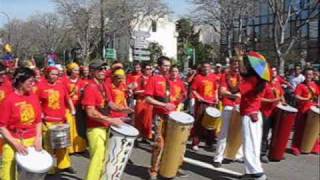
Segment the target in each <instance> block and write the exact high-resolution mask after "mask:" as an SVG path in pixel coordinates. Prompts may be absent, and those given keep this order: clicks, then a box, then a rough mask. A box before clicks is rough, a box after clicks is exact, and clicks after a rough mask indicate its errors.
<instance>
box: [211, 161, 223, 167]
mask: <svg viewBox="0 0 320 180" xmlns="http://www.w3.org/2000/svg"><path fill="white" fill-rule="evenodd" d="M212 166H213V167H215V168H219V167H221V166H222V164H221V162H213V163H212Z"/></svg>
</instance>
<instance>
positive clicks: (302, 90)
mask: <svg viewBox="0 0 320 180" xmlns="http://www.w3.org/2000/svg"><path fill="white" fill-rule="evenodd" d="M319 94H320V93H319V88H318V86H317V84H316V83H315V82H309V83H308V84H305V83H300V84H299V85H298V86H297V88H296V90H295V95H299V96H301V97H303V98H310V97H314V98H315V97H318V96H319ZM314 105H316V102H314V101H312V100H309V101H299V100H298V109H299V110H300V111H301V112H302V113H306V112H308V111H309V109H310V107H311V106H314Z"/></svg>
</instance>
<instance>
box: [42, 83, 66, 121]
mask: <svg viewBox="0 0 320 180" xmlns="http://www.w3.org/2000/svg"><path fill="white" fill-rule="evenodd" d="M38 96H39V99H40V102H41V107H42V112H43V115H44V119H45V121H48V122H64V121H65V115H66V105H67V101H68V99H69V98H70V97H69V95H68V92H67V89H66V88H65V86H64V85H63V84H62V83H56V84H49V83H48V81H42V82H41V83H39V85H38Z"/></svg>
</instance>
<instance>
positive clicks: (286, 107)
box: [277, 104, 298, 113]
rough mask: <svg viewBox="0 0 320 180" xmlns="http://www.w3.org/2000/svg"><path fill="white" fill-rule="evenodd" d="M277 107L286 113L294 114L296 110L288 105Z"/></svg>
mask: <svg viewBox="0 0 320 180" xmlns="http://www.w3.org/2000/svg"><path fill="white" fill-rule="evenodd" d="M277 107H278V108H279V109H281V110H284V111H287V112H293V113H296V112H298V110H297V109H296V108H294V107H292V106H290V105H283V104H278V105H277Z"/></svg>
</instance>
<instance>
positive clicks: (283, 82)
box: [0, 52, 320, 180]
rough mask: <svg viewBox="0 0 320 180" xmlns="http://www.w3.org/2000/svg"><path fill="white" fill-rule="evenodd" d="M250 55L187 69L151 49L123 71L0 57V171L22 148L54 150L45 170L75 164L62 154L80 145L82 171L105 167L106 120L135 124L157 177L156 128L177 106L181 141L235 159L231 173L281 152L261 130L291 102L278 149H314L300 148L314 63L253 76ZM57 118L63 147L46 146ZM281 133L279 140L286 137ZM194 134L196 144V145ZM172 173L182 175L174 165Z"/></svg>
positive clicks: (93, 173) (311, 101)
mask: <svg viewBox="0 0 320 180" xmlns="http://www.w3.org/2000/svg"><path fill="white" fill-rule="evenodd" d="M250 58H251V59H250ZM255 58H256V59H258V58H262V56H261V54H259V53H257V52H244V53H243V54H242V55H241V56H235V57H234V58H232V59H231V60H230V64H229V65H228V66H222V65H220V64H216V65H215V66H214V67H213V66H212V63H211V62H203V63H201V64H200V65H199V66H198V67H197V68H196V69H190V71H189V72H188V73H187V74H183V73H181V71H180V68H179V67H178V66H176V65H174V64H173V62H172V61H171V60H170V59H169V58H168V57H165V56H161V57H159V59H158V62H157V64H156V65H154V64H149V63H148V62H133V64H132V70H131V71H127V70H126V68H127V67H124V65H123V64H122V63H121V62H120V61H114V62H113V63H112V64H110V65H107V64H106V63H105V62H103V61H101V60H95V61H92V62H91V63H90V64H89V65H88V66H85V65H79V64H77V63H70V64H67V65H66V66H65V67H64V66H61V65H59V64H51V65H50V66H49V65H48V66H46V67H45V68H41V69H40V68H38V67H37V66H36V65H35V64H34V63H33V62H32V61H30V62H29V61H27V63H19V65H17V64H18V63H14V61H12V62H10V61H2V63H0V132H1V139H0V153H1V154H0V156H1V158H2V167H1V170H0V179H1V180H14V179H15V178H16V176H17V171H16V159H15V154H16V153H19V154H22V155H27V154H28V151H27V149H28V147H34V148H35V150H36V151H41V150H43V149H44V150H46V151H47V152H48V153H49V154H50V155H51V156H53V157H54V158H55V159H56V162H55V165H54V167H53V168H51V169H50V171H49V172H48V174H49V175H54V174H57V173H59V172H64V171H65V172H69V173H75V170H74V169H73V168H72V167H73V165H72V162H71V159H70V155H72V154H77V153H83V152H85V151H87V150H88V151H89V154H90V163H89V165H88V169H87V173H86V177H83V178H85V179H87V180H97V179H100V178H101V176H102V173H103V171H104V170H105V158H106V157H105V156H106V153H105V152H106V151H107V150H108V146H107V143H106V141H108V139H109V133H108V129H109V128H110V126H121V125H123V124H125V123H127V124H131V125H132V126H134V127H135V128H136V129H138V130H139V138H138V143H148V144H150V146H151V147H152V158H151V163H150V164H149V165H150V169H149V171H148V172H149V178H150V179H157V177H158V176H159V174H158V173H159V168H160V161H161V157H162V154H163V149H164V146H165V144H166V142H167V141H169V140H170V139H166V138H165V136H164V133H163V132H164V131H165V130H166V124H167V123H166V122H167V121H170V119H169V118H168V115H169V114H170V112H173V111H181V112H186V113H188V114H191V115H192V116H193V117H194V119H195V121H194V124H193V128H192V130H191V132H190V137H189V140H190V142H191V146H190V147H191V150H193V151H198V150H199V148H202V147H205V148H206V149H209V150H211V151H213V152H214V156H213V159H212V162H207V163H210V164H212V165H213V166H214V167H216V168H218V167H221V166H222V162H223V160H224V159H229V160H230V159H231V160H235V161H241V162H243V163H244V167H245V174H244V175H243V176H242V177H241V179H261V180H262V179H267V177H266V175H265V173H264V171H263V168H262V165H261V162H263V163H268V162H269V160H281V159H277V158H273V156H272V155H270V151H271V150H270V149H271V143H272V142H271V139H274V138H282V137H281V136H279V137H273V133H274V132H277V131H281V129H280V130H279V129H278V130H274V129H275V128H276V126H275V124H278V123H279V122H277V121H281V120H282V119H285V118H287V117H286V116H280V117H282V118H277V117H279V115H278V114H279V113H285V112H283V111H285V108H286V107H290V108H293V109H296V110H297V113H295V115H294V119H293V122H292V128H291V129H290V132H293V136H292V143H291V145H290V147H288V148H290V149H291V152H292V153H293V154H294V155H296V156H298V155H300V154H301V153H310V152H312V153H318V154H319V152H320V141H319V139H316V140H315V141H312V142H313V144H312V149H311V150H310V151H305V150H304V149H305V148H303V145H302V144H303V141H304V140H305V137H304V136H306V135H305V134H306V133H308V132H306V131H305V129H306V127H307V125H306V124H307V119H308V114H310V111H311V109H312V108H314V109H316V108H319V94H320V84H319V71H317V70H314V69H312V68H311V67H306V68H305V69H303V70H301V67H299V66H296V67H295V71H294V72H293V73H292V74H291V75H290V76H289V77H288V78H285V77H282V76H280V75H278V72H277V68H276V67H269V69H267V70H266V71H268V72H267V73H269V74H270V78H263V77H262V76H261V74H259V72H257V70H256V67H255V66H254V65H253V63H252V61H254V60H255ZM249 60H250V61H249ZM267 65H268V64H267ZM289 104H290V105H289ZM279 107H284V108H282V109H281V108H279ZM210 108H211V109H210ZM209 110H211V111H209ZM317 111H319V110H318V109H316V110H315V112H316V113H319V112H317ZM293 112H294V111H293ZM219 114H221V116H220V115H219ZM237 118H239V119H240V123H238V125H235V122H232V121H233V120H234V119H237ZM203 119H206V121H207V122H204V121H203ZM314 121H316V120H314ZM317 121H318V120H317ZM318 123H319V122H318ZM57 125H61V126H62V127H63V125H68V126H69V127H70V130H69V131H70V137H71V138H70V143H71V144H70V146H68V147H62V148H59V147H52V146H53V144H52V142H51V141H53V140H54V139H53V138H54V137H53V136H51V135H50V132H51V131H53V130H54V128H55V127H57ZM230 127H231V128H230ZM280 127H281V126H280ZM239 130H240V131H239ZM235 131H239V132H240V135H241V136H242V138H240V144H239V147H237V148H236V149H234V148H235V147H230V146H229V145H228V142H229V139H230V138H238V136H240V135H238V136H236V137H231V136H230V134H231V133H232V132H235ZM316 133H318V134H319V132H316ZM270 134H272V136H270ZM316 137H317V138H318V136H316ZM276 140H277V139H276ZM276 140H275V141H276ZM285 141H286V143H285V146H287V142H288V139H285ZM201 142H203V143H205V146H199V145H200V143H201ZM232 148H233V151H234V150H235V153H234V154H233V155H230V156H229V155H228V153H227V152H226V151H227V149H229V151H230V149H232ZM273 148H275V149H277V147H273ZM182 156H183V154H182ZM34 163H36V162H34ZM106 171H108V169H106ZM176 176H181V177H182V176H187V174H186V172H185V171H183V170H181V169H179V170H178V171H177V174H176Z"/></svg>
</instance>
